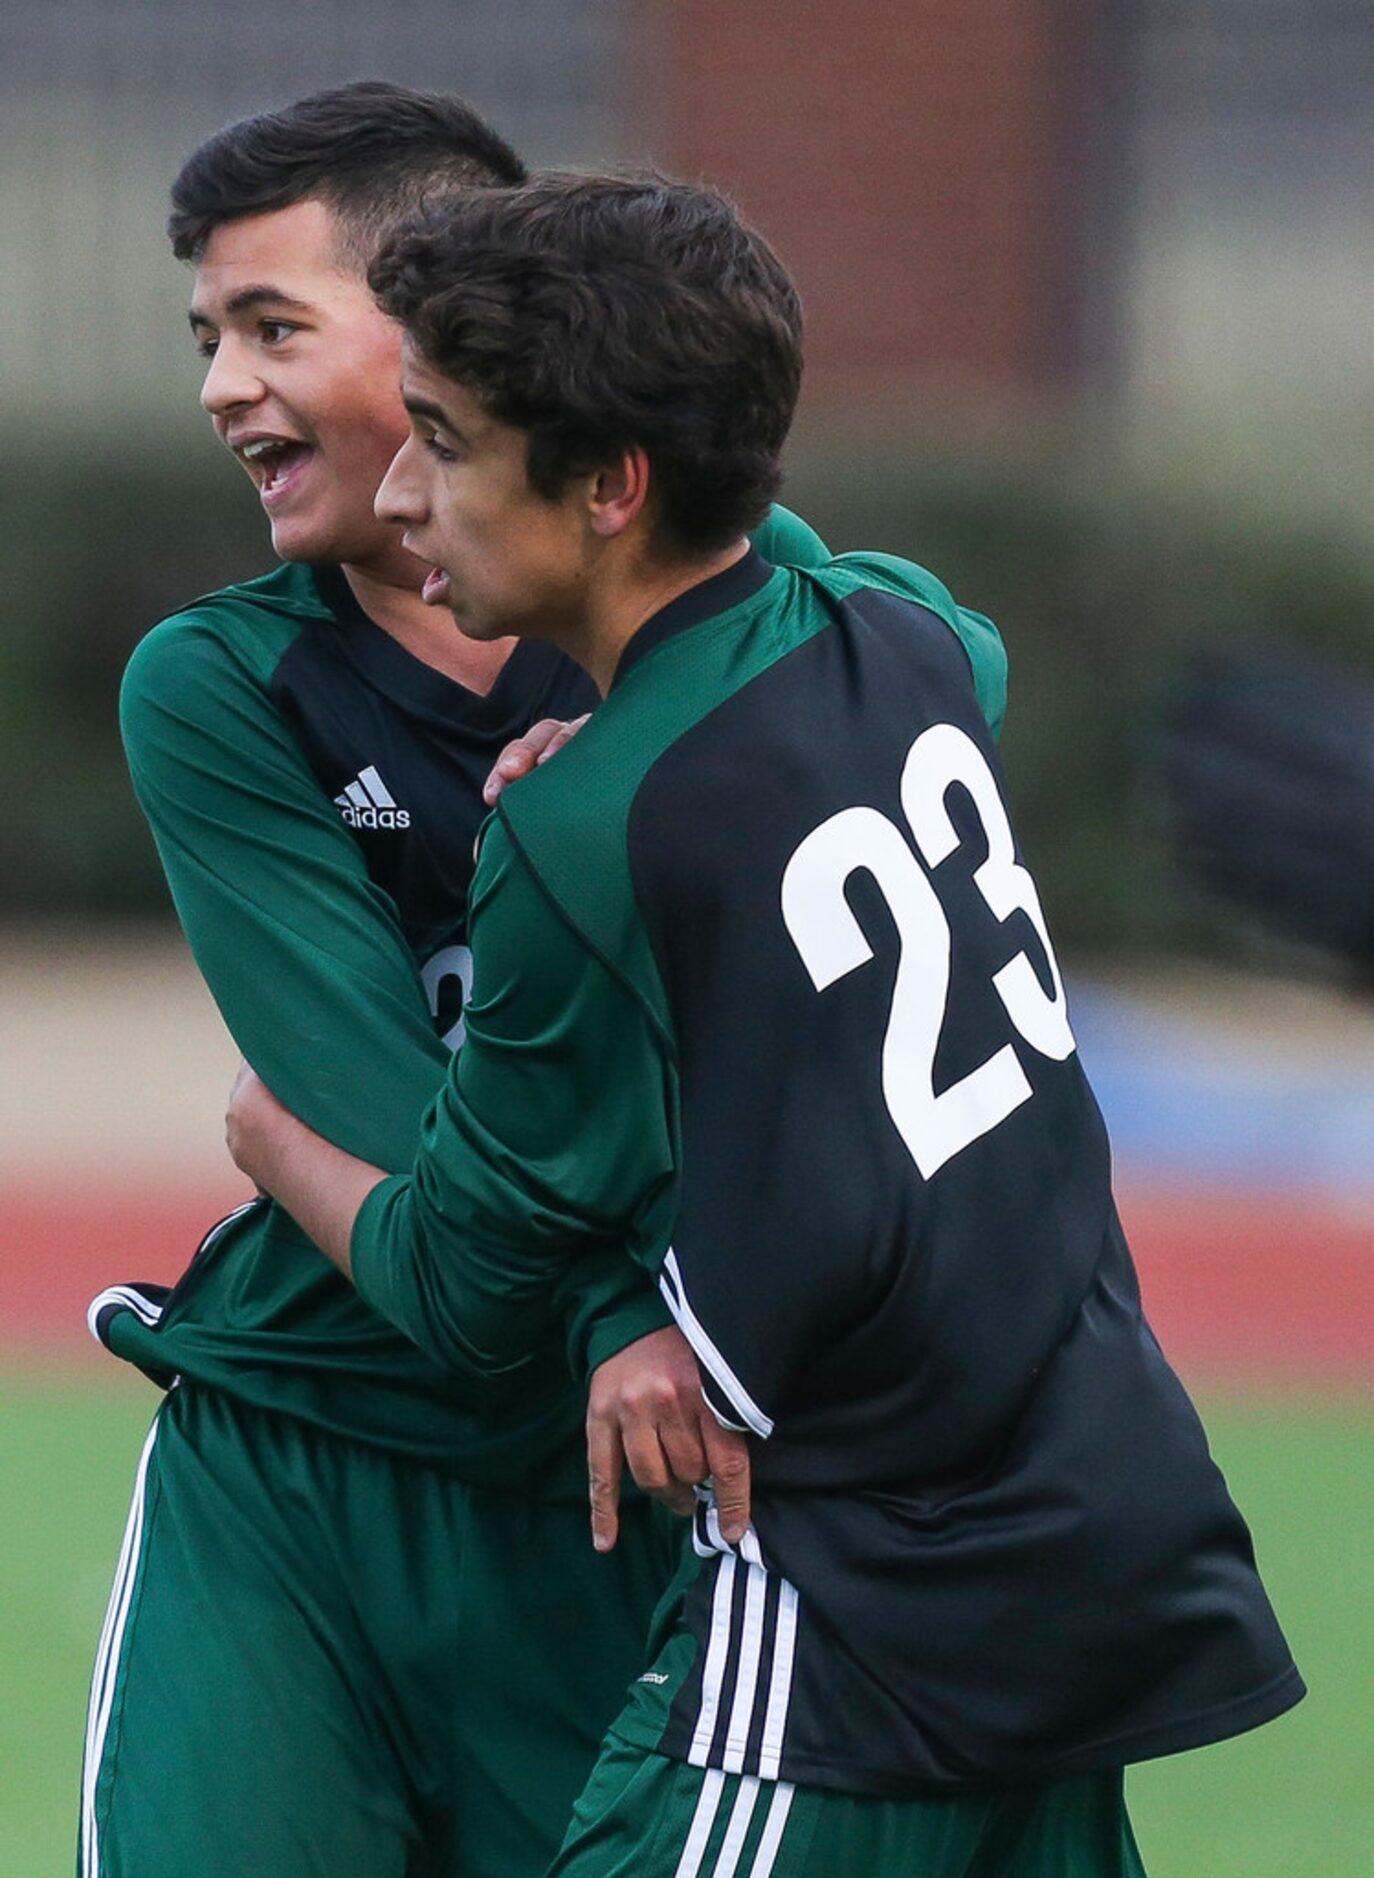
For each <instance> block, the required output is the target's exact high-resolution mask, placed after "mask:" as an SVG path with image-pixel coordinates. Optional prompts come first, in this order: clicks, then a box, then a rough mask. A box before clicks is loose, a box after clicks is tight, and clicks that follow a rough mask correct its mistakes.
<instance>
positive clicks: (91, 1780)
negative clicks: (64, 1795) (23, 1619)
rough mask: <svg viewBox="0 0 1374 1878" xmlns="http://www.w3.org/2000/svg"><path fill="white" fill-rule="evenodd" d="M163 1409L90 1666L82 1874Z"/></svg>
mask: <svg viewBox="0 0 1374 1878" xmlns="http://www.w3.org/2000/svg"><path fill="white" fill-rule="evenodd" d="M160 1415H161V1410H159V1411H158V1416H154V1418H153V1425H152V1427H151V1428H150V1429H149V1430H148V1439H147V1440H146V1441H145V1442H144V1443H143V1452H142V1454H141V1455H140V1456H139V1460H138V1472H137V1473H136V1474H135V1475H134V1494H133V1501H132V1503H131V1504H130V1507H129V1517H128V1520H127V1522H126V1524H125V1527H124V1542H123V1544H122V1545H121V1546H120V1549H119V1564H118V1565H117V1566H116V1567H115V1578H114V1587H113V1589H112V1590H111V1592H110V1602H109V1605H108V1607H107V1609H106V1612H105V1623H104V1626H103V1628H102V1630H101V1632H100V1646H99V1648H98V1649H97V1650H96V1653H95V1668H94V1670H93V1671H92V1672H91V1699H90V1704H89V1707H88V1708H87V1711H86V1753H85V1760H84V1762H83V1763H82V1769H81V1878H99V1874H100V1839H99V1833H98V1830H97V1827H96V1818H95V1796H96V1788H97V1787H98V1785H99V1783H100V1763H101V1760H102V1758H103V1756H104V1753H105V1736H106V1734H107V1732H108V1731H109V1726H110V1711H111V1709H112V1708H113V1706H114V1692H115V1684H116V1682H117V1681H118V1679H119V1655H120V1650H121V1649H122V1647H123V1643H124V1631H125V1628H126V1626H127V1625H128V1622H129V1606H130V1604H131V1603H132V1602H133V1595H134V1585H135V1584H136V1582H137V1580H138V1561H139V1558H140V1557H141V1555H142V1552H143V1515H144V1509H145V1506H146V1504H147V1487H148V1463H149V1461H150V1460H151V1459H152V1455H153V1443H154V1442H155V1441H156V1439H157V1425H158V1418H159V1416H160Z"/></svg>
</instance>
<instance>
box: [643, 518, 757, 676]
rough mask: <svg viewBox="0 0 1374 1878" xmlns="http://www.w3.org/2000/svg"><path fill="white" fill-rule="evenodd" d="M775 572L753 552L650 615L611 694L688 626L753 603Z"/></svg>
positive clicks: (753, 550)
mask: <svg viewBox="0 0 1374 1878" xmlns="http://www.w3.org/2000/svg"><path fill="white" fill-rule="evenodd" d="M775 572H776V569H774V568H773V567H772V566H771V565H770V564H769V563H768V562H767V561H765V560H764V558H763V556H762V555H761V554H760V553H759V551H758V549H757V548H750V550H749V552H748V553H747V554H745V555H743V556H741V558H740V559H739V560H738V561H732V562H731V564H730V566H729V567H727V568H726V569H725V571H724V573H722V574H712V576H711V578H710V579H709V580H702V581H698V583H697V585H696V586H695V587H689V588H688V589H687V591H686V593H680V594H679V595H678V597H677V599H676V600H670V601H669V602H668V604H667V606H664V607H660V608H659V610H658V612H657V613H651V614H650V615H649V617H648V619H646V620H645V622H644V624H643V625H642V626H641V627H640V629H639V631H638V632H637V633H636V634H635V636H634V638H633V639H631V640H630V642H629V644H628V645H627V646H626V647H625V650H624V651H623V652H622V653H621V655H620V663H619V664H618V665H617V666H616V668H615V676H614V678H612V680H611V690H612V691H614V690H615V688H616V686H617V685H618V684H619V683H620V681H621V680H622V679H623V678H624V676H625V674H626V672H628V671H630V670H632V669H633V667H634V666H636V665H638V663H639V661H640V660H641V659H642V658H644V657H646V656H647V655H648V654H649V653H650V652H652V651H653V650H654V648H655V646H661V645H662V644H663V642H664V640H665V639H671V638H672V637H673V635H674V634H675V633H680V632H685V631H686V630H687V628H688V627H689V626H700V625H701V623H702V621H703V620H708V619H714V618H715V617H716V615H717V614H718V613H728V612H729V611H730V609H731V607H734V606H739V605H740V603H741V602H742V601H744V600H749V599H752V597H753V596H754V594H756V593H758V592H759V591H760V590H761V589H762V588H764V587H766V586H767V585H768V583H769V581H770V580H771V579H772V578H773V575H774V573H775Z"/></svg>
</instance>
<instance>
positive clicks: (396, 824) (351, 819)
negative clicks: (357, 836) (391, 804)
mask: <svg viewBox="0 0 1374 1878" xmlns="http://www.w3.org/2000/svg"><path fill="white" fill-rule="evenodd" d="M339 813H340V814H341V815H342V816H343V818H344V820H345V821H346V822H347V823H348V825H349V827H350V828H409V827H410V810H409V809H355V808H354V806H353V804H352V803H351V802H342V803H340V804H339Z"/></svg>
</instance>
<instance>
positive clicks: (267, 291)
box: [186, 281, 311, 327]
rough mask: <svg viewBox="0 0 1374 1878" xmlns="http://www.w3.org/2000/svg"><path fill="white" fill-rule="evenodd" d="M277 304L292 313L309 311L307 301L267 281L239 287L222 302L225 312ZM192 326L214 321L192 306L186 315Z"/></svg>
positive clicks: (211, 324)
mask: <svg viewBox="0 0 1374 1878" xmlns="http://www.w3.org/2000/svg"><path fill="white" fill-rule="evenodd" d="M260 306H279V307H284V308H286V309H288V310H289V311H290V312H292V313H309V312H310V310H311V308H310V305H309V302H308V301H305V300H297V299H294V298H293V297H292V295H291V294H289V293H283V292H282V290H281V288H280V287H274V286H272V285H271V283H270V282H268V281H262V282H255V283H254V284H253V285H252V286H251V287H240V288H239V290H238V292H237V293H233V294H230V296H229V298H228V299H227V300H226V301H225V303H224V310H225V312H226V313H251V312H252V310H253V308H254V307H260ZM186 317H187V319H188V320H189V321H190V322H191V324H192V326H193V327H194V326H213V325H214V323H215V322H214V321H213V320H212V319H211V318H210V317H209V315H208V314H206V313H201V312H199V311H197V309H196V308H195V307H192V308H191V310H190V312H189V313H188V314H187V315H186Z"/></svg>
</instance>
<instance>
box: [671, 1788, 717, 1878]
mask: <svg viewBox="0 0 1374 1878" xmlns="http://www.w3.org/2000/svg"><path fill="white" fill-rule="evenodd" d="M724 1785H725V1776H724V1774H723V1773H721V1771H720V1769H719V1768H718V1767H708V1768H707V1770H706V1773H705V1774H704V1775H703V1777H702V1782H701V1792H700V1793H699V1794H698V1795H697V1804H696V1811H695V1812H694V1813H693V1814H692V1823H691V1825H690V1826H689V1827H688V1828H687V1843H686V1845H684V1846H683V1848H682V1857H681V1858H680V1859H679V1860H678V1862H677V1870H676V1871H675V1872H674V1874H673V1878H697V1875H698V1873H699V1872H700V1870H701V1861H702V1860H703V1859H704V1858H705V1856H706V1847H707V1845H708V1843H709V1842H710V1838H711V1828H712V1826H714V1825H715V1823H716V1809H717V1807H719V1805H720V1791H721V1788H722V1787H723V1786H724Z"/></svg>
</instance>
